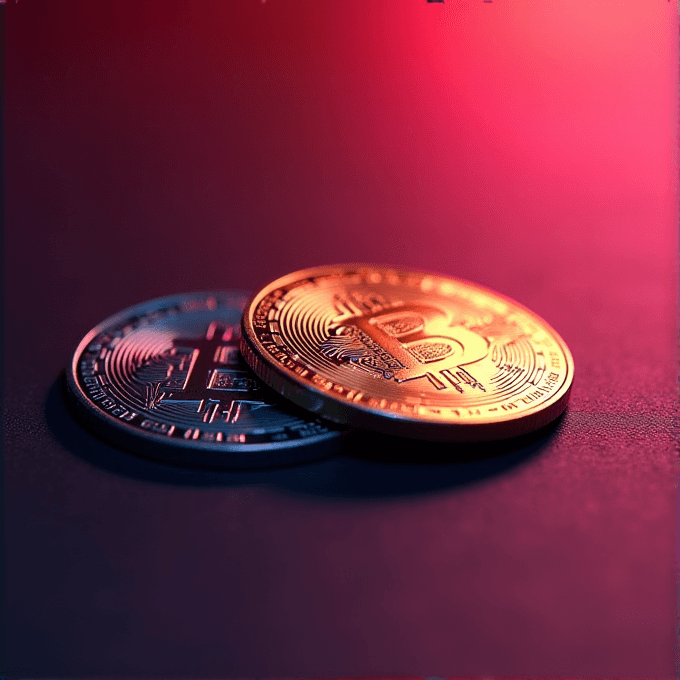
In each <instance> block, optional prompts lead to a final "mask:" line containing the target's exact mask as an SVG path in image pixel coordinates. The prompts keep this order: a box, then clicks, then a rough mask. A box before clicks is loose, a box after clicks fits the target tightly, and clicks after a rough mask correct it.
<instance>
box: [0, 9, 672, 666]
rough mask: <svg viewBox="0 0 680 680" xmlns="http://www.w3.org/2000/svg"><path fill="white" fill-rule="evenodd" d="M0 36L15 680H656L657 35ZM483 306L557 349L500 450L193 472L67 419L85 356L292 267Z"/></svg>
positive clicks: (666, 207) (605, 17)
mask: <svg viewBox="0 0 680 680" xmlns="http://www.w3.org/2000/svg"><path fill="white" fill-rule="evenodd" d="M2 11H3V12H5V14H6V20H7V21H6V41H5V45H6V110H5V170H6V189H5V191H6V194H5V196H6V219H5V232H6V233H5V258H6V259H5V333H4V343H5V367H4V418H5V420H4V450H5V502H6V524H5V539H6V558H5V560H6V561H5V565H6V567H5V568H6V595H5V598H6V611H5V614H6V623H5V626H6V636H5V646H6V650H5V652H6V658H5V661H4V666H3V667H2V668H0V670H1V671H3V672H4V673H5V674H7V675H9V677H36V678H37V677H51V678H54V677H100V676H101V677H114V678H133V677H134V678H145V677H149V678H150V677H160V676H162V677H187V678H188V677H196V678H198V677H206V678H207V677H212V678H215V677H225V678H226V677H291V676H312V675H317V676H318V675H324V676H339V675H345V676H348V675H353V676H359V675H362V676H366V675H419V676H423V677H433V676H436V677H445V676H451V675H463V674H476V675H479V676H487V677H488V676H493V675H520V674H526V675H530V676H532V675H533V676H540V675H553V676H565V675H572V676H577V675H591V676H593V675H594V676H605V675H626V676H643V677H658V678H661V677H671V676H674V643H675V639H676V638H675V633H674V627H675V619H676V602H675V599H676V598H675V591H676V584H675V571H674V559H675V558H674V521H675V490H674V484H673V483H674V476H673V473H674V469H673V468H674V464H675V459H676V444H675V440H676V438H675V430H674V418H675V416H676V414H677V410H676V389H677V388H676V377H675V376H676V373H677V372H676V368H675V354H674V336H675V327H676V323H675V281H676V269H675V267H676V265H675V262H676V252H677V246H676V222H677V209H676V206H677V198H678V192H677V184H678V182H677V152H676V148H677V146H676V139H677V116H676V110H677V106H676V102H677V87H676V82H677V66H676V64H677V9H676V8H674V7H673V5H672V4H671V3H666V2H656V3H652V2H649V1H648V0H644V1H642V0H631V1H630V2H627V3H624V5H623V6H622V7H617V8H616V9H614V8H613V7H612V6H611V5H610V4H609V3H592V2H588V1H586V0H570V1H569V2H566V1H565V2H551V3H545V2H542V1H539V0H528V1H527V2H524V3H513V2H507V1H505V2H504V1H503V0H494V2H493V3H491V2H486V1H485V2H482V0H479V1H477V0H475V1H473V0H465V1H463V2H447V3H446V4H438V3H434V4H429V3H426V2H425V0H398V1H396V2H387V1H386V0H370V1H369V0H345V1H344V2H342V3H339V2H338V3H333V2H319V1H312V0H285V1H284V0H266V2H265V0H235V1H233V2H220V1H216V2H209V1H201V2H191V3H190V2H176V1H168V0H163V1H162V2H161V1H160V0H158V1H155V0H154V1H144V0H142V1H140V2H131V1H130V2H125V1H122V2H121V1H119V2H113V1H110V2H109V1H108V0H107V1H104V2H98V3H95V2H91V1H87V2H86V1H79V2H76V1H75V0H63V1H61V2H52V1H49V0H22V1H21V2H18V3H15V2H8V4H7V5H5V6H3V7H2ZM353 261H363V262H381V263H392V264H395V265H401V266H406V267H413V268H419V269H427V270H433V271H438V272H442V273H444V274H447V275H452V276H460V277H462V278H467V279H471V280H473V281H478V282H479V283H481V284H484V285H486V286H489V287H491V288H493V289H496V290H498V291H500V292H502V293H504V294H506V295H509V296H511V297H513V298H515V299H517V300H519V301H521V302H522V303H523V304H525V305H527V306H528V307H530V308H531V309H533V310H534V311H536V312H537V313H539V314H540V315H541V316H543V317H544V318H545V319H547V320H548V322H549V323H551V324H552V325H553V326H554V327H555V328H556V329H557V330H558V332H560V333H561V335H562V336H563V337H564V339H565V340H566V342H567V343H568V344H569V346H570V347H571V349H572V352H573V354H574V358H575V364H576V378H575V382H574V388H573V392H572V398H571V403H570V406H569V409H568V411H567V413H566V414H565V415H564V417H563V418H562V419H560V420H559V422H557V423H556V424H555V425H554V426H552V427H550V428H548V429H547V430H546V431H543V432H540V433H538V434H537V435H536V436H534V437H530V438H528V439H523V440H520V441H515V442H506V443H501V444H497V445H494V446H478V447H457V446H447V447H442V446H431V445H427V444H420V443H416V444H411V445H410V446H411V447H412V450H413V456H412V459H411V460H400V461H395V460H394V458H393V457H392V456H391V451H392V447H394V446H395V442H394V441H392V440H389V439H387V438H384V439H381V438H377V439H376V438H374V437H370V436H368V435H366V437H362V438H360V439H359V443H358V444H356V445H355V446H354V447H353V448H352V449H351V450H348V451H346V452H344V453H343V454H342V455H339V456H336V457H334V458H330V459H328V460H323V461H319V462H316V463H312V464H306V465H300V466H292V467H289V468H283V469H277V470H268V471H260V472H241V473H227V472H225V473H217V472H199V471H191V470H187V469H181V468H175V467H172V466H169V465H163V464H162V463H157V462H154V461H151V460H146V459H144V458H141V457H136V456H134V455H132V454H129V453H126V452H124V451H121V450H118V449H116V448H114V447H112V446H110V445H108V444H107V443H105V442H103V441H100V440H99V439H97V438H96V437H94V436H92V435H91V434H90V433H88V432H87V431H85V430H84V429H82V428H81V427H80V426H79V425H78V424H77V423H76V422H74V421H73V419H72V418H71V416H70V415H69V413H68V412H67V411H66V409H65V406H64V402H63V397H62V393H61V382H60V379H61V377H60V376H61V372H62V371H63V369H64V367H65V366H66V364H67V363H68V361H69V358H70V356H71V353H72V352H73V350H74V348H75V346H76V344H77V343H78V341H79V340H80V338H81V337H82V336H83V335H84V334H85V333H86V332H87V331H88V330H89V329H90V328H91V327H92V326H94V325H95V324H96V323H98V322H99V321H101V320H102V319H104V318H105V317H107V316H109V315H110V314H113V313H115V312H117V311H118V310H120V309H122V308H124V307H127V306H130V305H132V304H135V303H137V302H141V301H144V300H146V299H150V298H153V297H157V296H161V295H168V294H172V293H178V292H184V291H194V290H210V289H231V288H238V289H246V290H253V291H254V290H256V289H257V288H258V287H260V286H262V285H264V284H265V283H267V282H268V281H269V280H271V279H272V278H274V277H276V276H279V275H283V274H286V273H288V272H290V271H293V270H296V269H300V268H303V267H307V266H314V265H317V264H327V263H335V262H353Z"/></svg>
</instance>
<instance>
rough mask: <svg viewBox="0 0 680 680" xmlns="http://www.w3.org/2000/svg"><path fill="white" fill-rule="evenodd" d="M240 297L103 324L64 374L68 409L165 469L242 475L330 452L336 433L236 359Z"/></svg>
mask: <svg viewBox="0 0 680 680" xmlns="http://www.w3.org/2000/svg"><path fill="white" fill-rule="evenodd" d="M246 300H247V295H246V294H244V293H241V292H238V291H231V292H212V293H190V294H186V295H176V296H172V297H164V298H159V299H156V300H152V301H150V302H145V303H143V304H140V305H137V306H135V307H131V308H129V309H126V310H125V311H122V312H120V313H119V314H116V315H115V316H112V317H110V318H108V319H106V320H105V321H103V322H102V323H100V324H99V325H98V326H96V327H95V328H94V329H93V330H91V331H90V332H89V333H88V334H87V335H86V336H85V337H84V338H83V340H82V342H81V343H80V344H79V345H78V348H77V349H76V351H75V354H74V356H73V360H72V362H71V366H70V369H69V370H68V371H67V376H66V379H67V385H68V390H69V393H70V395H71V396H72V402H73V403H74V405H75V406H76V408H77V410H78V412H79V413H80V414H81V415H83V416H84V417H85V418H86V420H87V422H88V424H90V425H91V426H92V427H93V428H94V429H95V430H96V431H97V433H98V434H100V435H102V436H103V437H105V438H106V439H107V440H109V441H112V442H113V443H117V444H121V445H123V446H125V447H126V448H130V449H132V450H134V451H136V452H138V453H141V454H144V455H148V456H151V457H154V458H159V459H161V460H164V461H169V462H181V463H189V464H191V465H195V466H209V467H225V468H248V467H259V466H265V465H278V464H287V463H292V462H300V461H305V460H311V459H313V458H319V457H323V456H327V455H331V454H332V453H335V452H336V451H337V450H338V449H339V446H340V440H341V435H342V431H341V429H339V428H337V427H334V426H332V425H329V424H328V423H324V422H323V421H321V420H320V419H319V418H317V417H314V416H312V415H310V414H309V413H307V412H305V411H302V410H300V409H296V408H295V407H294V406H293V405H289V404H287V403H284V401H283V400H282V399H281V398H280V397H279V395H277V394H276V393H275V392H273V391H272V390H270V389H269V388H268V387H267V386H266V385H264V384H263V383H262V382H261V381H260V380H259V379H258V378H257V377H256V376H255V375H254V374H253V373H252V371H251V370H250V369H249V368H248V366H247V365H246V364H245V362H244V361H243V359H242V358H241V355H240V352H239V348H238V345H239V337H240V321H241V315H242V310H243V307H244V305H245V302H246Z"/></svg>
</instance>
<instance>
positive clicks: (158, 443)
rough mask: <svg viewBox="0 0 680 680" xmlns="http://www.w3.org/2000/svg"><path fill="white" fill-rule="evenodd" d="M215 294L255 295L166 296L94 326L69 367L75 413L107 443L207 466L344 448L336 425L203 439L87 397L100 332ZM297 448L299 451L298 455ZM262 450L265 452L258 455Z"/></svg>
mask: <svg viewBox="0 0 680 680" xmlns="http://www.w3.org/2000/svg"><path fill="white" fill-rule="evenodd" d="M209 296H226V297H242V298H243V299H245V300H248V299H249V297H250V296H251V294H250V293H249V292H246V291H243V290H239V289H235V290H217V291H214V290H213V291H197V292H189V293H177V294H175V295H165V296H162V297H158V298H153V299H151V300H148V301H146V302H141V303H138V304H136V305H132V306H130V307H126V308H125V309H123V310H122V311H120V312H117V313H116V314H112V315H111V316H109V317H107V318H106V319H104V320H103V321H101V322H100V323H98V324H97V325H96V326H94V327H93V328H92V329H91V330H90V331H88V332H87V333H86V334H85V336H83V338H82V340H81V341H80V342H79V343H78V345H77V347H76V349H75V351H74V353H73V356H72V358H71V361H70V362H69V366H68V370H67V371H65V377H66V387H67V396H68V397H69V399H68V401H69V403H70V405H71V407H72V411H74V415H76V416H80V417H81V418H82V419H83V420H84V421H86V425H88V426H89V429H90V430H91V431H94V433H95V434H97V435H100V436H101V438H103V439H105V440H106V441H107V442H113V443H115V444H118V445H120V446H123V447H124V448H126V449H129V450H132V451H134V452H136V453H141V454H142V455H148V456H151V457H153V458H160V459H161V460H168V461H170V462H189V463H190V464H192V465H196V466H202V465H205V466H209V467H224V468H228V467H233V468H247V467H261V466H272V467H273V466H275V465H278V464H282V465H284V464H288V463H295V462H304V461H307V460H312V459H318V458H321V457H324V456H326V455H328V456H331V455H333V454H335V453H337V452H338V451H339V450H340V446H341V440H342V439H343V436H344V434H345V432H344V431H343V430H342V429H337V430H331V431H329V432H325V433H323V434H317V435H314V436H311V437H308V438H305V439H292V440H287V441H281V442H268V443H236V442H219V443H218V442H203V441H200V440H191V441H186V440H184V439H179V438H176V439H169V438H166V437H165V436H164V435H160V434H156V433H154V432H150V431H147V430H142V429H141V428H139V427H135V426H130V425H124V424H122V423H121V421H120V420H119V419H118V418H115V417H114V416H112V415H111V414H109V413H108V412H107V411H104V410H103V409H101V408H99V407H98V406H97V405H96V404H95V403H94V402H92V401H91V400H90V399H89V398H88V397H87V395H86V393H85V391H84V389H83V386H82V385H81V384H80V381H79V379H78V362H79V360H80V357H81V355H82V353H83V352H84V350H85V348H86V347H87V346H88V345H89V344H90V342H91V341H92V339H93V338H94V337H96V336H97V335H98V334H99V333H101V332H102V331H104V330H106V329H107V328H108V327H110V326H111V325H114V324H117V323H119V322H121V321H124V320H125V319H126V318H128V317H129V316H131V315H134V314H139V313H144V312H150V311H152V310H153V309H154V308H156V307H158V306H160V305H170V304H172V303H179V302H181V301H182V300H189V299H195V298H201V297H209ZM317 417H318V416H317ZM329 426H331V427H337V424H336V423H329ZM293 452H295V453H296V454H299V455H293ZM189 453H191V454H193V455H197V456H200V457H201V458H200V460H198V461H197V460H193V459H192V458H190V456H189V455H188V454H189ZM286 453H290V454H291V455H290V456H288V457H286V456H285V455H284V454H286ZM227 454H228V455H229V456H231V457H232V460H222V458H221V457H224V456H225V455H227ZM236 454H243V456H244V460H243V461H241V460H236V459H234V455H236ZM258 454H261V455H259V456H258ZM267 454H269V455H272V454H278V455H279V458H280V460H277V461H276V462H272V461H270V460H266V458H267Z"/></svg>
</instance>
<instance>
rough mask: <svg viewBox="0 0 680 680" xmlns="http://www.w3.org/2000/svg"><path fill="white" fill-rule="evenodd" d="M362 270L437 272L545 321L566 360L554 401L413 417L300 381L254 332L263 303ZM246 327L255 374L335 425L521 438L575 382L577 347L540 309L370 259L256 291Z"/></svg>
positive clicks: (464, 438) (245, 351) (409, 433)
mask: <svg viewBox="0 0 680 680" xmlns="http://www.w3.org/2000/svg"><path fill="white" fill-rule="evenodd" d="M362 269H367V270H370V269H373V270H378V271H380V272H381V273H384V272H386V271H391V272H395V273H396V274H397V275H400V276H401V275H404V276H408V275H415V276H424V277H426V276H431V277H435V278H437V279H440V280H448V281H452V282H456V283H462V284H464V285H468V286H470V287H472V288H473V289H477V290H481V291H483V292H486V293H488V294H489V295H491V296H493V297H495V298H500V299H501V300H503V301H505V302H507V303H509V304H511V305H513V306H515V307H517V308H519V309H520V310H522V311H524V312H525V313H527V314H528V315H529V316H530V317H532V318H534V319H537V320H538V321H540V325H541V326H542V327H543V328H545V329H546V330H547V331H549V332H550V333H551V334H552V336H553V338H554V340H555V341H556V342H557V344H558V345H559V347H560V349H561V350H562V352H563V354H564V357H565V360H566V376H565V380H564V382H563V383H562V385H560V387H559V389H558V391H557V392H556V393H555V394H554V395H553V401H551V402H549V403H548V405H546V406H544V407H543V408H541V409H539V410H536V411H531V410H530V411H528V412H526V411H525V412H522V413H520V414H514V413H512V414H508V416H507V417H505V418H503V419H502V420H486V421H481V422H480V421H476V422H462V423H454V422H446V421H442V420H434V419H432V420H428V419H427V418H426V417H425V418H421V417H419V418H412V417H410V416H408V415H404V414H395V413H393V412H391V411H383V410H380V409H375V408H373V407H370V406H367V405H364V404H356V403H354V402H349V401H347V400H344V399H342V398H340V397H337V396H335V395H334V394H333V393H329V392H325V391H323V390H321V389H319V388H318V387H316V386H314V385H312V384H308V383H303V382H302V381H300V380H299V378H298V376H297V374H295V373H294V372H292V371H290V370H287V369H286V368H285V367H283V366H281V364H279V363H278V362H275V361H273V360H272V358H271V357H270V355H269V353H268V352H266V350H265V349H264V347H263V346H262V345H261V343H260V342H259V340H258V338H257V336H256V334H255V332H254V327H253V323H252V316H253V313H254V311H255V308H256V306H257V304H259V301H260V300H262V298H264V297H265V296H266V295H268V294H269V293H270V292H271V291H273V290H276V289H277V288H281V287H284V286H285V285H287V284H286V283H285V282H288V283H291V282H293V281H295V280H299V279H301V278H313V277H315V276H317V277H318V276H320V275H321V274H324V275H333V274H334V273H336V274H342V275H346V274H347V272H348V271H357V272H358V271H360V270H362ZM241 325H242V329H241V354H242V356H243V358H244V359H245V360H246V363H248V365H249V366H250V367H251V368H252V369H253V371H254V372H255V374H256V375H257V376H258V377H259V378H260V379H262V380H263V381H264V382H265V383H266V384H268V385H269V386H270V387H272V388H273V389H274V390H276V391H277V392H278V393H279V394H281V395H282V396H284V397H285V398H287V399H289V400H290V401H292V402H294V403H296V404H297V405H298V406H301V407H302V408H305V409H307V410H308V411H310V412H312V413H315V414H321V413H323V417H324V418H325V419H328V420H331V421H333V422H335V423H338V424H341V425H347V426H352V427H361V428H365V429H370V430H376V431H379V432H384V433H385V434H397V435H400V436H406V437H417V438H421V439H427V440H431V441H449V442H474V441H491V440H497V439H506V438H509V437H514V436H520V435H522V434H527V433H529V432H533V431H535V430H537V429H539V428H541V427H543V426H545V425H547V424H548V423H550V422H552V421H553V420H555V419H556V418H557V417H558V416H559V415H560V414H561V413H562V412H563V411H564V410H565V408H566V407H567V403H568V401H569V396H570V394H571V388H572V385H573V378H574V359H573V356H572V354H571V351H570V350H569V348H568V346H567V344H566V342H565V341H564V339H563V338H562V336H561V335H560V334H559V333H558V332H557V331H556V330H555V329H554V328H553V327H552V326H551V325H550V324H549V323H547V322H546V321H545V320H544V319H543V318H542V317H540V316H539V315H538V314H536V312H533V311H532V310H530V309H529V308H528V307H526V306H524V305H522V304H521V303H519V302H517V301H516V300H514V299H513V298H511V297H508V296H507V295H504V294H502V293H498V292H497V291H495V290H492V289H491V288H488V287H486V286H483V285H481V284H478V283H475V282H473V281H469V280H467V279H462V278H457V277H452V276H448V275H444V274H441V273H437V272H431V271H425V270H422V269H405V268H402V267H397V266H393V265H382V264H380V265H378V264H366V263H348V264H334V265H325V266H319V267H310V268H307V269H300V270H297V271H295V272H291V273H290V274H287V275H285V276H281V277H279V278H277V279H276V280H274V281H272V282H271V283H268V284H267V285H266V286H264V287H263V288H262V289H261V290H259V291H258V292H257V293H255V294H254V295H253V296H252V297H251V298H250V300H249V301H248V302H247V304H246V306H245V309H244V312H243V317H242V321H241ZM534 408H535V407H534Z"/></svg>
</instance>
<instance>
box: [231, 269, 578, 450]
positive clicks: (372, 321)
mask: <svg viewBox="0 0 680 680" xmlns="http://www.w3.org/2000/svg"><path fill="white" fill-rule="evenodd" d="M242 324H243V333H242V339H241V352H242V354H243V356H244V357H245V359H246V361H247V362H248V364H250V366H251V368H252V369H253V370H254V371H255V373H256V374H257V375H258V376H259V377H260V378H261V379H262V380H264V382H266V383H268V384H269V385H270V386H271V387H273V388H274V389H275V390H276V391H278V392H279V393H280V394H282V395H283V396H285V397H286V398H288V399H290V400H291V401H293V402H295V403H296V404H298V405H299V406H302V407H303V408H306V409H308V410H309V411H312V412H313V413H316V414H318V415H322V416H323V417H324V418H327V419H329V420H332V421H334V422H337V423H343V424H348V425H353V426H355V427H363V428H368V429H373V430H378V431H382V432H386V433H389V434H398V435H402V436H409V437H418V438H422V439H428V440H433V441H481V440H490V439H504V438H506V437H512V436H515V435H520V434H525V433H527V432H530V431H533V430H536V429H538V428H540V427H542V426H544V425H546V424H548V423H549V422H551V421H552V420H554V419H555V418H557V416H558V415H560V414H561V413H562V412H563V411H564V409H565V408H566V405H567V400H568V398H569V391H570V388H571V383H572V378H573V375H574V363H573V359H572V357H571V353H570V352H569V349H568V348H567V346H566V344H565V343H564V341H563V340H562V338H560V336H559V335H558V334H557V333H556V332H555V331H554V330H553V329H552V328H551V327H550V326H549V325H548V324H547V323H546V322H545V321H544V320H543V319H541V318H540V317H539V316H537V315H536V314H534V313H533V312H531V311H529V310H528V309H527V308H526V307H523V306H522V305H520V304H519V303H517V302H515V301H514V300H511V299H509V298H507V297H505V296H504V295H500V294H499V293H496V292H494V291H491V290H489V289H487V288H483V287H482V286H479V285H477V284H474V283H471V282H468V281H462V280H459V279H454V278H450V277H446V276H440V275H436V274H428V273H423V272H417V271H405V270H402V269H397V268H390V267H384V266H374V265H365V264H350V265H337V266H326V267H317V268H314V269H306V270H303V271H299V272H295V273H293V274H289V275H288V276H284V277H283V278H280V279H278V280H277V281H274V282H273V283H270V284H269V285H268V286H266V287H265V288H264V289H263V290H261V291H260V292H259V293H257V295H255V297H254V298H253V299H252V300H251V301H250V302H249V303H248V305H247V306H246V310H245V313H244V316H243V321H242Z"/></svg>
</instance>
